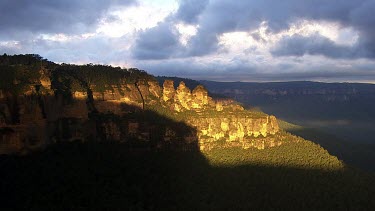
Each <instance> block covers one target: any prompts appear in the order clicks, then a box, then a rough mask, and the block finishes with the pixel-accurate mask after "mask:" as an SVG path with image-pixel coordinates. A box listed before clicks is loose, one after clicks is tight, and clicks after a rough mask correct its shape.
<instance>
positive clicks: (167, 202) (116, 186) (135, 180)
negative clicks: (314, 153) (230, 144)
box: [0, 142, 375, 210]
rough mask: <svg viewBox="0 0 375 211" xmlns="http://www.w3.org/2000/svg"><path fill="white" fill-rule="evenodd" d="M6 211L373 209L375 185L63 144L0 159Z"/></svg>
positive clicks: (335, 175) (195, 157)
mask: <svg viewBox="0 0 375 211" xmlns="http://www.w3.org/2000/svg"><path fill="white" fill-rule="evenodd" d="M0 161H1V169H2V173H1V176H0V181H1V196H2V199H3V202H2V204H1V206H2V207H4V208H14V209H47V210H51V209H62V210H64V209H68V210H71V209H89V210H103V209H110V210H123V209H127V210H144V209H146V210H149V209H156V210H194V209H202V210H207V209H209V210H218V209H223V210H227V209H230V210H238V209H242V210H249V209H315V210H316V209H319V210H321V209H335V210H337V209H340V210H341V209H371V208H374V207H375V204H374V203H375V201H374V194H375V192H374V188H373V187H374V185H375V184H374V181H373V180H371V178H370V177H366V175H362V174H357V173H355V172H353V171H332V172H327V171H320V170H306V169H297V168H287V167H272V166H256V165H245V166H233V167H214V166H210V165H209V163H208V161H207V160H206V159H205V157H204V156H203V155H202V154H201V153H200V152H198V151H171V150H163V151H159V152H157V151H142V152H141V151H131V150H129V149H128V148H127V147H126V146H124V145H122V144H117V143H94V142H90V143H79V142H71V143H61V144H57V145H53V146H51V147H49V148H48V149H47V150H46V151H43V152H40V153H35V154H32V155H29V156H25V157H14V156H3V157H1V158H0Z"/></svg>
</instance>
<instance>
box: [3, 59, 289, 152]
mask: <svg viewBox="0 0 375 211" xmlns="http://www.w3.org/2000/svg"><path fill="white" fill-rule="evenodd" d="M9 59H10V60H12V59H14V58H9ZM31 60H33V58H31ZM34 60H36V61H34ZM34 60H33V61H34V63H33V62H31V64H30V62H28V63H26V64H25V63H22V64H18V63H17V64H14V63H13V64H9V63H8V64H4V63H2V64H1V68H2V70H1V71H0V74H1V75H0V76H1V78H3V79H7V81H6V83H5V82H4V83H2V84H1V86H0V135H1V139H0V141H1V142H0V154H3V153H12V152H22V151H28V150H34V149H40V148H43V147H45V146H47V145H48V144H51V143H54V142H61V141H74V140H80V141H89V140H96V141H116V142H124V143H126V144H129V145H131V146H134V147H136V146H146V147H148V148H150V147H151V148H165V147H167V148H176V147H179V148H183V149H192V148H200V149H201V150H207V149H211V148H213V147H216V146H220V147H231V146H240V147H242V148H250V147H255V148H258V149H264V148H267V147H274V146H279V145H281V144H282V141H281V140H282V139H280V137H278V136H279V135H280V134H279V127H278V123H277V120H276V118H275V117H274V116H269V115H266V114H264V113H261V112H253V111H248V110H245V109H244V108H243V107H242V106H241V105H239V104H238V103H236V102H233V101H228V100H226V101H224V100H223V101H221V100H215V99H213V98H212V97H210V96H209V95H208V92H207V90H206V89H205V88H204V87H203V86H202V85H199V86H197V87H196V88H194V89H193V90H190V89H189V88H188V87H187V86H186V85H185V83H184V82H183V81H181V82H180V84H179V85H178V87H177V89H175V88H174V83H173V81H171V80H165V81H164V83H163V85H159V83H158V82H157V81H156V79H155V78H154V77H153V76H151V75H148V74H147V73H146V72H144V71H141V70H137V69H121V68H114V67H110V66H101V65H91V64H90V65H84V66H77V65H66V64H62V65H57V64H54V63H52V62H47V61H45V64H44V66H42V65H41V64H40V60H38V58H34Z"/></svg>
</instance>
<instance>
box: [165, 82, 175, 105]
mask: <svg viewBox="0 0 375 211" xmlns="http://www.w3.org/2000/svg"><path fill="white" fill-rule="evenodd" d="M174 95H175V90H174V83H173V81H172V80H165V81H164V84H163V101H164V102H167V101H170V100H172V99H173V98H174Z"/></svg>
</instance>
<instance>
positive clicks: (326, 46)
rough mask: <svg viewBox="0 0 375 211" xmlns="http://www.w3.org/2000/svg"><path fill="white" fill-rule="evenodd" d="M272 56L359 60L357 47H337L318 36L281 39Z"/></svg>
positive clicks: (272, 51)
mask: <svg viewBox="0 0 375 211" xmlns="http://www.w3.org/2000/svg"><path fill="white" fill-rule="evenodd" d="M271 53H272V55H273V56H303V55H305V54H310V55H323V56H326V57H330V58H346V59H350V58H359V57H362V56H365V55H361V52H360V51H359V50H358V48H357V46H344V45H338V44H336V43H335V42H333V41H332V40H330V39H328V38H327V37H324V36H321V35H320V34H314V35H311V36H308V37H306V36H302V35H293V36H285V37H283V38H282V39H281V40H280V41H279V42H278V44H277V45H276V46H275V48H274V49H272V50H271Z"/></svg>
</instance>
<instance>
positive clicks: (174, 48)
mask: <svg viewBox="0 0 375 211" xmlns="http://www.w3.org/2000/svg"><path fill="white" fill-rule="evenodd" d="M182 49H183V47H182V46H181V44H180V42H179V33H178V31H177V29H176V28H175V27H174V26H172V25H171V24H169V23H159V24H158V25H157V26H155V27H153V28H150V29H148V30H146V31H143V32H141V33H140V34H139V35H138V38H137V40H136V42H135V45H134V46H133V47H132V54H133V57H134V58H136V59H141V60H147V59H167V58H170V57H172V56H176V54H181V53H182Z"/></svg>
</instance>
